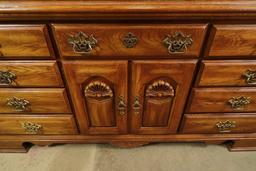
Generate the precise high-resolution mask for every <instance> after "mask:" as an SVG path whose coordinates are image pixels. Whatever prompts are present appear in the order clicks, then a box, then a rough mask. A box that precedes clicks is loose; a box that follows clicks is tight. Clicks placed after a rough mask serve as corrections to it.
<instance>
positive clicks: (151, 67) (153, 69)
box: [130, 60, 196, 134]
mask: <svg viewBox="0 0 256 171" xmlns="http://www.w3.org/2000/svg"><path fill="white" fill-rule="evenodd" d="M195 65H196V61H195V60H165V61H161V62H158V61H134V62H132V82H131V83H132V84H131V92H132V96H131V99H130V103H131V108H132V110H131V121H132V122H131V131H132V132H133V133H136V134H171V133H176V131H177V128H178V125H179V122H180V119H181V115H182V112H183V108H184V105H185V101H186V98H187V94H188V91H189V87H190V84H191V80H192V78H193V73H194V69H195Z"/></svg>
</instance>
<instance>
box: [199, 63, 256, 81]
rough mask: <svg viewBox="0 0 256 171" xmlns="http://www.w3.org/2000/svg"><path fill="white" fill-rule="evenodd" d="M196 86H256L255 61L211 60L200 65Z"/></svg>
mask: <svg viewBox="0 0 256 171" xmlns="http://www.w3.org/2000/svg"><path fill="white" fill-rule="evenodd" d="M200 73H201V74H200V75H199V77H198V81H197V82H198V83H197V85H198V86H256V61H254V60H250V61H249V60H247V61H246V60H240V61H238V60H233V61H232V60H231V61H228V60H221V61H217V60H213V61H203V62H202V64H201V69H200Z"/></svg>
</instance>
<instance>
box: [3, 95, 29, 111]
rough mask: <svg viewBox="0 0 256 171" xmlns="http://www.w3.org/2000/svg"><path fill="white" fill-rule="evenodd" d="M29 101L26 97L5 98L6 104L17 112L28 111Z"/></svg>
mask: <svg viewBox="0 0 256 171" xmlns="http://www.w3.org/2000/svg"><path fill="white" fill-rule="evenodd" d="M30 105H31V104H30V102H29V101H28V100H26V99H22V98H18V97H12V98H9V99H7V106H10V107H11V108H13V109H14V110H15V111H19V112H28V111H30V110H31V109H30Z"/></svg>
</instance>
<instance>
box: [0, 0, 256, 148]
mask: <svg viewBox="0 0 256 171" xmlns="http://www.w3.org/2000/svg"><path fill="white" fill-rule="evenodd" d="M0 21H1V23H0V151H1V152H22V151H27V149H28V148H29V147H30V145H31V144H35V145H52V144H63V143H110V144H112V145H115V146H119V147H136V146H141V145H145V144H148V143H155V142H205V143H209V144H222V143H226V144H227V145H228V147H229V149H230V150H232V151H239V150H256V22H255V21H256V1H253V0H251V1H249V0H248V1H244V0H179V1H176V0H158V1H154V0H152V1H149V0H143V1H137V0H134V1H128V0H126V1H121V0H108V1H107V0H101V1H98V0H96V1H95V0H91V1H90V0H34V1H32V0H14V1H0Z"/></svg>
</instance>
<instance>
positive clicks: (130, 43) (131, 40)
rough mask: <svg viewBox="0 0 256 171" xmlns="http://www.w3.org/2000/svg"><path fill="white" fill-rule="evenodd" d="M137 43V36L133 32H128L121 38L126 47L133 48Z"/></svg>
mask: <svg viewBox="0 0 256 171" xmlns="http://www.w3.org/2000/svg"><path fill="white" fill-rule="evenodd" d="M137 43H138V38H137V37H136V36H135V35H134V34H133V33H128V34H127V35H125V36H124V38H123V44H124V46H125V47H127V48H133V47H135V46H136V44H137Z"/></svg>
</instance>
